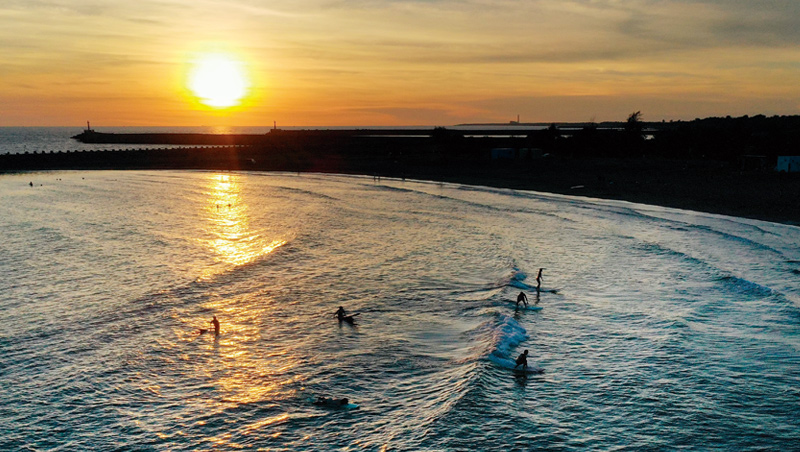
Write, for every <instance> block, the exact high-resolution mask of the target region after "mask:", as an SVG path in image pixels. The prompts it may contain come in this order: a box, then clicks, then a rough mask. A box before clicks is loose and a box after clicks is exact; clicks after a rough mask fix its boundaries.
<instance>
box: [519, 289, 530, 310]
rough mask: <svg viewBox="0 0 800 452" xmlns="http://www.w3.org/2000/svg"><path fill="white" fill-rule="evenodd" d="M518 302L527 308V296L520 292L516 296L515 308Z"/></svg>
mask: <svg viewBox="0 0 800 452" xmlns="http://www.w3.org/2000/svg"><path fill="white" fill-rule="evenodd" d="M520 302H522V303H525V306H528V296H527V295H525V293H524V292H520V293H519V295H517V307H519V303H520Z"/></svg>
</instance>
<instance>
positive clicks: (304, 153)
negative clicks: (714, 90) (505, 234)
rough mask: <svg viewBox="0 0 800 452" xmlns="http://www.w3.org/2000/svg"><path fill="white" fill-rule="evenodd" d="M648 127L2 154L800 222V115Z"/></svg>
mask: <svg viewBox="0 0 800 452" xmlns="http://www.w3.org/2000/svg"><path fill="white" fill-rule="evenodd" d="M640 118H641V116H640V114H639V113H638V112H637V113H634V114H632V115H631V116H630V117H629V118H628V120H627V121H624V122H605V123H600V124H595V123H550V124H547V123H526V124H521V123H514V122H513V121H512V124H501V123H494V124H461V125H458V126H453V127H449V128H445V127H430V128H415V129H405V128H402V129H385V128H375V129H368V128H360V129H356V128H354V129H336V130H281V129H278V128H274V129H272V130H270V131H269V133H265V134H250V135H246V134H191V133H188V134H169V133H152V134H113V133H103V132H98V131H96V130H93V129H91V128H90V127H88V126H87V129H86V130H85V131H84V132H82V133H81V134H79V135H76V136H75V137H73V138H75V139H76V140H77V141H80V142H83V143H108V144H126V145H129V144H141V145H143V146H145V147H144V148H142V149H136V150H111V151H88V152H83V151H71V152H42V153H24V154H5V155H0V172H12V171H13V172H18V171H40V170H92V169H115V170H126V169H206V170H215V171H220V170H224V171H235V170H246V171H291V172H323V173H342V174H365V175H376V176H382V177H397V178H414V179H424V180H433V181H447V182H460V183H465V184H471V185H488V186H495V187H508V188H516V189H527V190H536V191H543V192H552V193H563V194H572V195H580V196H590V197H598V198H608V199H621V200H627V201H633V202H640V203H646V204H656V205H662V206H668V207H677V208H684V209H690V210H697V211H704V212H712V213H721V214H728V215H734V216H740V217H748V218H756V219H762V220H768V221H776V222H785V223H792V224H800V172H796V171H798V170H800V164H798V163H794V166H792V163H791V162H796V160H782V159H785V158H787V157H790V156H797V155H800V116H773V117H766V116H763V115H758V116H752V117H749V116H743V117H738V118H732V117H725V118H705V119H696V120H694V121H674V122H643V121H641V120H640ZM503 126H504V127H503ZM509 126H511V127H509ZM159 145H171V146H175V145H177V146H179V147H173V148H169V149H167V148H159V147H158V146H159ZM781 162H784V163H783V165H784V166H780V165H781V164H782V163H781ZM785 162H789V163H788V164H787V163H785ZM778 170H781V171H778Z"/></svg>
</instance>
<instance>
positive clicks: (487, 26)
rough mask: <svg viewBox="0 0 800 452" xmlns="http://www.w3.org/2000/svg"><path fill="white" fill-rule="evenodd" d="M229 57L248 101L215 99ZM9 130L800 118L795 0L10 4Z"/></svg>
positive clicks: (5, 113)
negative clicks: (210, 95) (195, 85)
mask: <svg viewBox="0 0 800 452" xmlns="http://www.w3.org/2000/svg"><path fill="white" fill-rule="evenodd" d="M208 54H214V55H225V56H226V57H227V58H229V59H231V60H232V61H236V62H237V64H238V65H239V67H241V68H242V70H243V71H244V77H245V79H246V85H247V86H246V94H245V95H244V97H243V98H242V99H241V103H239V104H238V105H235V106H234V107H229V108H218V107H212V106H207V105H203V104H202V103H201V102H200V101H198V99H197V97H198V95H197V93H196V92H194V91H193V90H192V89H190V88H189V82H188V79H189V78H190V74H191V73H192V70H193V65H195V64H196V63H198V62H200V61H203V59H204V58H205V55H208ZM0 82H1V83H0V126H73V125H81V124H85V121H86V120H90V121H92V124H93V125H98V126H100V125H109V126H111V125H145V126H146V125H155V126H169V125H240V126H264V125H268V126H271V125H272V123H273V121H277V123H278V125H279V126H281V125H283V126H326V125H330V126H336V125H364V126H368V125H452V124H457V123H465V122H507V121H509V120H515V119H516V117H517V115H520V119H521V121H523V122H539V121H543V122H550V121H590V120H594V121H598V122H599V121H606V120H624V119H625V118H626V117H627V115H628V114H630V113H631V112H634V111H637V110H640V111H641V112H642V114H643V119H644V120H646V121H660V120H662V119H663V120H671V119H694V118H696V117H707V116H726V115H731V116H741V115H745V114H747V115H755V114H765V115H768V116H771V115H776V114H777V115H795V114H800V1H798V0H774V1H758V0H699V1H688V0H685V1H678V0H633V1H626V0H572V1H569V0H500V1H492V0H464V1H456V0H417V1H404V0H347V1H345V0H286V1H283V2H278V1H266V0H134V1H109V0H3V1H2V3H0Z"/></svg>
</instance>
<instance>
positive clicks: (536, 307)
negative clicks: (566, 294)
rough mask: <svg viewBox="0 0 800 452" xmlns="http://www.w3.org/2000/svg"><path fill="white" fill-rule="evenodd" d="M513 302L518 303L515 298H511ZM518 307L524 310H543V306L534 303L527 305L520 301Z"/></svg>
mask: <svg viewBox="0 0 800 452" xmlns="http://www.w3.org/2000/svg"><path fill="white" fill-rule="evenodd" d="M511 303H514V304H516V303H517V302H516V301H515V300H511ZM516 309H523V310H526V311H541V310H542V306H537V305H532V304H529V305H528V306H525V305H524V304H522V303H520V304H519V305H518V306H517V307H516Z"/></svg>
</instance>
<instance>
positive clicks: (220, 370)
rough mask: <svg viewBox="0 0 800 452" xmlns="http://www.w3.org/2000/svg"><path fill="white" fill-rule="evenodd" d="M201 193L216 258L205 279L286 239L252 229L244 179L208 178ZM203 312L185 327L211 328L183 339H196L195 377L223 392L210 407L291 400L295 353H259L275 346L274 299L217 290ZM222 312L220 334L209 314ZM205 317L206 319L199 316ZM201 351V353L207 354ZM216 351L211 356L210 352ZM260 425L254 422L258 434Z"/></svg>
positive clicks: (206, 233)
mask: <svg viewBox="0 0 800 452" xmlns="http://www.w3.org/2000/svg"><path fill="white" fill-rule="evenodd" d="M205 183H206V185H205V186H204V189H203V196H204V198H203V199H204V201H203V204H202V205H201V206H200V208H201V209H203V215H202V217H203V218H205V219H206V224H205V225H204V226H203V227H202V228H200V229H201V230H202V232H203V237H202V238H200V239H197V240H198V242H199V243H200V245H201V246H202V247H203V248H205V249H206V250H207V251H209V252H210V254H211V255H213V256H214V258H215V261H216V262H215V264H214V265H212V266H210V267H209V268H205V269H202V270H200V273H201V276H200V277H199V278H198V281H199V282H203V281H210V280H213V278H216V277H218V276H220V275H223V274H225V272H228V271H230V270H231V269H233V268H236V267H240V266H243V265H247V264H250V263H253V262H254V261H256V260H258V259H259V258H262V257H264V256H266V255H268V254H270V253H271V252H273V251H274V250H276V249H277V248H279V247H281V246H282V245H284V244H286V243H287V240H286V239H284V238H282V237H281V238H274V237H269V236H270V234H273V233H274V232H270V231H268V230H267V229H263V228H262V227H258V226H255V227H254V226H253V223H255V222H256V220H255V219H254V218H253V217H252V216H251V207H250V206H249V205H248V203H247V201H246V195H245V193H244V192H245V190H244V187H243V184H242V180H241V177H240V176H239V175H236V174H210V175H209V176H208V178H207V180H206V181H205ZM201 308H202V312H201V313H198V312H197V311H193V312H188V313H185V315H184V316H183V319H182V323H184V324H188V325H198V328H200V329H201V331H202V330H207V331H205V333H200V334H198V330H197V329H192V330H189V331H187V330H185V329H184V330H182V331H181V332H180V333H179V336H180V339H181V341H182V342H184V343H186V342H195V341H197V342H198V345H199V346H200V348H199V349H197V350H196V351H197V352H200V353H198V354H197V355H194V354H192V353H189V354H187V355H186V356H184V359H185V360H186V361H191V362H192V363H193V366H194V367H195V371H196V373H197V375H203V376H204V379H205V381H207V382H213V385H214V386H216V387H217V388H218V390H219V392H220V393H221V394H224V396H223V398H222V399H221V400H205V401H202V402H201V404H202V405H206V408H205V409H206V410H208V411H210V412H222V411H224V410H226V409H230V408H231V407H234V406H239V405H243V404H249V403H259V402H264V401H268V400H275V399H280V398H283V397H288V396H289V395H290V394H292V393H293V390H292V389H290V388H291V387H292V384H293V383H295V378H296V377H292V376H291V372H290V371H291V369H293V368H294V367H296V366H297V365H298V364H299V359H298V358H297V357H295V356H292V354H291V353H285V352H276V353H258V352H257V350H259V349H260V348H259V347H260V346H259V344H263V343H264V342H265V341H269V340H270V337H269V335H270V334H272V333H271V330H270V329H267V330H265V329H264V323H263V321H264V319H265V318H270V317H272V315H273V314H272V310H273V308H274V306H273V300H272V297H271V295H270V294H269V293H268V292H267V291H265V290H261V289H259V288H254V290H253V291H252V292H244V293H242V292H233V293H225V292H222V291H220V292H214V293H211V294H209V295H208V300H207V301H205V302H204V303H203V304H202V305H201ZM211 314H213V315H216V316H217V318H218V319H219V321H220V324H221V328H220V330H221V334H220V335H219V337H215V336H214V334H213V330H212V329H211V325H210V324H209V323H208V321H209V320H210V315H211ZM201 316H202V319H200V317H201ZM201 351H202V352H201ZM209 352H211V354H208V353H209ZM283 420H285V419H284V417H281V416H277V417H275V418H270V419H267V420H264V421H261V423H262V424H264V425H268V424H269V423H272V422H282V421H283ZM259 427H261V426H258V425H254V426H253V427H252V428H253V429H258V428H259ZM207 440H208V441H210V442H211V443H213V444H217V445H218V446H224V447H232V446H235V444H234V443H233V442H232V441H233V440H232V438H230V437H225V436H220V437H210V438H207Z"/></svg>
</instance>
